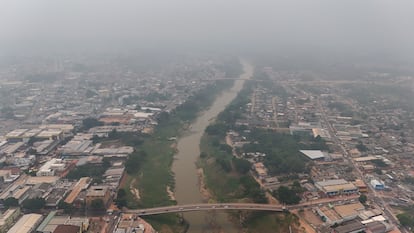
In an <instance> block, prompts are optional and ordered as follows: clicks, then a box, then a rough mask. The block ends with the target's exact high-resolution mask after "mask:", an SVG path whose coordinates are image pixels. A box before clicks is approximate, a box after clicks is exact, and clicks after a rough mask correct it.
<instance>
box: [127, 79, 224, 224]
mask: <svg viewBox="0 0 414 233" xmlns="http://www.w3.org/2000/svg"><path fill="white" fill-rule="evenodd" d="M231 85H232V80H219V81H216V83H215V84H214V85H210V86H208V87H206V88H205V89H204V90H202V91H200V92H199V93H198V94H197V95H195V96H193V97H192V98H191V99H190V100H189V101H188V102H186V103H185V104H183V105H182V106H180V107H179V108H177V109H176V110H175V111H174V112H173V113H171V114H168V115H164V116H163V119H162V120H160V122H159V125H158V126H157V127H156V129H155V131H154V133H153V134H152V135H150V136H148V137H146V138H145V140H144V142H143V143H142V145H137V146H136V147H135V150H136V151H143V152H144V153H145V154H146V156H145V159H143V161H142V163H141V164H140V166H139V168H138V170H137V171H135V172H134V173H133V174H128V177H127V178H126V179H125V180H126V181H125V182H124V184H123V186H122V188H123V189H125V191H126V192H127V197H128V201H127V204H128V206H127V207H128V208H147V207H154V206H165V205H175V204H176V203H177V202H176V200H175V195H174V190H175V181H174V174H173V173H172V172H171V166H172V163H173V157H174V154H175V153H177V144H176V142H175V141H171V138H177V137H180V135H183V133H185V132H186V130H188V127H189V122H191V121H193V120H194V119H195V118H196V117H197V116H198V115H199V114H200V113H201V112H202V111H203V109H205V108H207V107H208V106H209V105H211V103H212V102H213V101H214V100H215V97H216V96H217V95H218V94H220V93H221V92H222V91H223V90H225V89H226V88H229V87H230V86H231ZM145 219H146V220H147V221H148V222H149V223H151V224H152V225H153V226H154V228H156V229H157V230H158V231H159V232H184V231H185V229H186V228H187V227H188V226H186V224H187V223H186V222H185V221H184V220H183V219H182V218H181V217H180V216H178V215H175V214H166V215H159V216H152V217H146V218H145Z"/></svg>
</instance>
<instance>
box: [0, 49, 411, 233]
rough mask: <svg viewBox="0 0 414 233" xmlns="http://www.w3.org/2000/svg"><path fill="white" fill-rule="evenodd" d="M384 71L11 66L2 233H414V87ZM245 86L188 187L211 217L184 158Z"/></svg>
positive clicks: (114, 61) (1, 82)
mask: <svg viewBox="0 0 414 233" xmlns="http://www.w3.org/2000/svg"><path fill="white" fill-rule="evenodd" d="M134 59H137V60H134ZM143 60H145V61H146V62H142V61H143ZM248 67H251V69H252V70H253V73H252V75H251V77H250V76H249V77H244V76H243V73H246V72H247V69H248ZM370 68H372V70H371V71H369V72H368V71H364V72H362V71H360V72H362V73H359V74H358V77H349V78H348V79H336V78H335V77H334V76H332V77H326V75H323V74H318V73H316V72H310V71H307V70H297V71H291V70H287V69H278V68H277V66H274V67H273V66H271V65H269V64H265V63H263V62H260V61H256V60H255V59H251V61H250V60H249V61H245V60H243V59H242V60H241V61H240V60H239V58H235V57H230V56H201V55H200V56H195V55H186V56H180V57H174V58H171V59H164V60H157V59H156V57H153V58H151V57H150V58H145V59H138V58H136V57H128V56H126V57H123V56H109V55H107V56H105V57H104V58H102V57H101V56H99V57H86V56H85V57H82V56H68V57H62V56H60V57H56V58H53V57H36V58H33V57H19V58H15V59H14V60H12V61H8V62H2V63H1V66H0V96H1V98H0V104H1V111H0V117H1V118H0V120H1V123H0V163H1V169H0V191H1V192H0V208H1V215H0V233H2V232H5V233H6V232H9V233H17V232H19V233H20V232H39V233H40V232H41V233H52V232H53V233H58V232H64V233H71V232H74V233H75V232H102V233H104V232H116V233H132V232H136V233H138V232H142V233H149V232H151V233H153V232H185V231H186V230H187V229H188V228H189V226H190V227H191V221H190V222H189V221H187V220H186V215H183V214H182V212H186V211H205V212H208V213H209V214H210V216H212V217H211V224H210V225H209V227H211V229H212V231H213V230H214V232H220V226H216V224H214V222H215V220H214V215H215V214H216V212H223V211H224V212H226V213H227V215H226V216H227V218H228V220H229V222H230V224H232V225H234V227H235V228H236V229H239V230H240V232H257V233H266V232H280V233H286V232H298V233H299V232H301V233H302V232H303V233H316V232H322V233H325V232H335V233H349V232H366V233H386V232H390V233H397V232H403V233H404V232H413V229H414V201H413V200H414V157H413V155H414V131H413V129H414V104H413V103H412V101H411V100H412V97H413V88H414V82H413V81H414V80H413V77H412V76H409V75H405V74H401V73H397V74H394V73H387V72H382V71H377V69H375V67H370ZM378 70H381V69H378ZM237 81H242V82H243V86H242V88H241V90H240V91H239V92H238V94H237V96H236V98H235V99H234V100H232V101H231V103H230V104H229V105H227V107H226V108H225V110H224V111H222V112H221V113H220V114H218V116H217V117H214V118H212V119H210V121H209V122H210V123H209V126H208V127H207V128H206V129H205V131H204V134H203V136H202V138H201V141H200V142H199V143H200V154H199V155H197V162H196V163H195V164H194V167H196V168H197V173H194V174H188V176H195V177H197V179H198V185H199V187H197V189H198V190H199V192H200V193H201V195H202V197H203V202H202V203H180V202H179V201H177V199H176V197H175V188H176V187H175V176H174V173H173V172H172V170H171V167H172V165H173V163H174V155H175V154H176V153H177V152H178V148H177V143H178V141H179V140H180V138H181V137H182V136H183V135H185V134H186V133H188V132H189V131H191V130H192V123H193V122H194V120H195V119H197V117H198V116H199V115H200V114H202V112H203V111H205V110H206V109H208V108H209V107H210V106H211V105H212V104H213V102H214V100H215V99H216V97H217V96H220V95H221V94H222V93H225V92H229V91H230V89H231V88H232V86H233V85H235V82H237ZM184 204H191V205H184ZM249 208H250V209H251V210H249ZM151 211H153V212H151ZM170 212H171V213H170ZM218 225H220V224H218Z"/></svg>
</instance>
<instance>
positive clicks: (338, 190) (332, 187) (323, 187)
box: [315, 179, 358, 196]
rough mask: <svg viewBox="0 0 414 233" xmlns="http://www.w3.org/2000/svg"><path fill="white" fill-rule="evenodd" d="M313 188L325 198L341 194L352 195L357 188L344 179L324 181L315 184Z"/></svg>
mask: <svg viewBox="0 0 414 233" xmlns="http://www.w3.org/2000/svg"><path fill="white" fill-rule="evenodd" d="M315 186H316V187H317V188H318V189H319V190H320V191H321V192H323V193H324V194H325V195H326V196H335V195H341V194H353V193H357V192H358V188H357V187H356V186H355V185H353V184H352V183H350V182H348V181H346V180H344V179H336V180H326V181H319V182H316V183H315Z"/></svg>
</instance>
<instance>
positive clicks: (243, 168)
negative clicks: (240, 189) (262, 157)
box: [233, 158, 252, 174]
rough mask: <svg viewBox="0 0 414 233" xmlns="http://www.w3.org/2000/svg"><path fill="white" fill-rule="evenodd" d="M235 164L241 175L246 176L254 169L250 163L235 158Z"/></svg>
mask: <svg viewBox="0 0 414 233" xmlns="http://www.w3.org/2000/svg"><path fill="white" fill-rule="evenodd" d="M233 164H234V167H235V168H236V170H237V171H238V172H239V173H241V174H246V173H247V172H249V171H250V168H251V167H252V165H251V164H250V162H249V161H247V160H245V159H239V158H233Z"/></svg>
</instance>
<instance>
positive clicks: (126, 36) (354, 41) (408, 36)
mask: <svg viewBox="0 0 414 233" xmlns="http://www.w3.org/2000/svg"><path fill="white" fill-rule="evenodd" d="M413 25H414V1H413V0H301V1H299V0H285V1H280V0H131V1H123V0H111V1H109V0H26V1H21V0H0V50H2V49H3V50H7V49H9V50H10V49H15V48H24V49H26V48H66V47H67V48H71V47H76V46H80V45H82V47H91V48H92V47H96V48H118V47H119V48H120V47H128V46H132V47H180V46H188V47H194V48H197V47H200V48H204V47H205V48H207V47H212V48H214V47H217V48H229V49H235V48H237V49H241V48H246V49H270V50H273V49H276V50H277V49H285V50H289V49H294V50H301V49H310V50H318V49H321V50H344V51H348V52H349V51H361V50H362V51H367V52H369V51H385V52H389V51H392V52H395V53H400V54H404V53H407V54H409V53H412V52H413V51H414V46H413V41H414V30H413V28H414V26H413Z"/></svg>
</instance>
